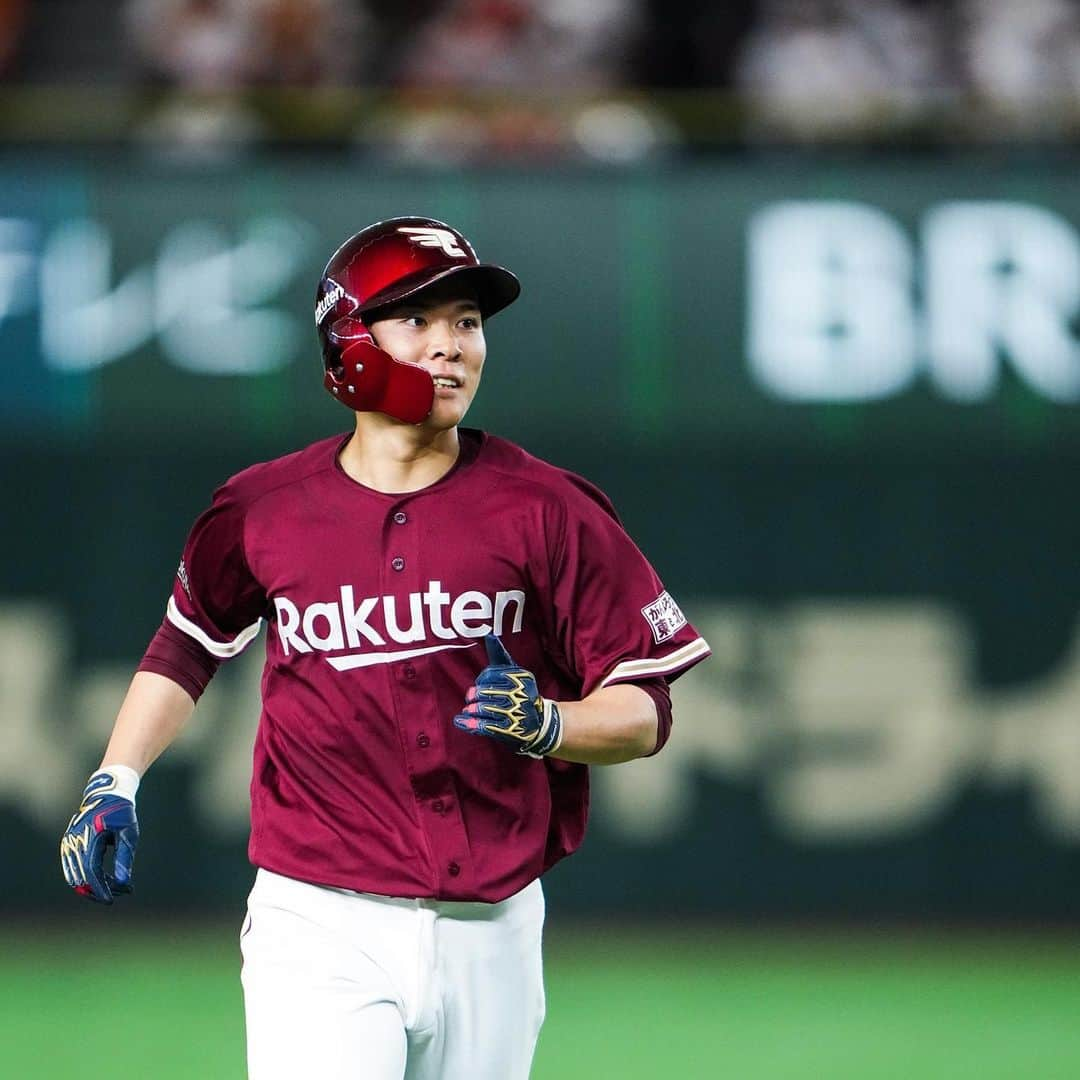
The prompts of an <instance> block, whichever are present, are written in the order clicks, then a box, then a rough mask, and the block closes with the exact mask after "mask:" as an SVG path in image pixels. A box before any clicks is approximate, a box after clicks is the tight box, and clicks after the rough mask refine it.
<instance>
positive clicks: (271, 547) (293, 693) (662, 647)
mask: <svg viewBox="0 0 1080 1080" xmlns="http://www.w3.org/2000/svg"><path fill="white" fill-rule="evenodd" d="M459 435H460V439H461V453H460V456H459V458H458V460H457V462H456V463H455V465H454V467H453V468H452V469H451V470H450V471H449V472H448V473H447V474H446V475H445V476H444V477H442V479H440V480H439V481H438V482H437V483H435V484H432V485H431V486H430V487H427V488H424V489H423V490H421V491H415V492H410V493H408V494H402V495H394V494H384V493H382V492H378V491H373V490H371V489H369V488H366V487H364V486H362V485H360V484H358V483H356V482H355V481H354V480H352V479H350V478H349V477H348V476H347V475H346V474H345V472H344V470H343V469H342V468H341V466H340V464H339V462H338V460H337V458H338V452H339V451H340V449H341V447H342V446H343V445H344V444H345V442H346V441H347V436H345V437H343V436H340V435H339V436H335V437H333V438H330V439H326V440H324V441H322V442H318V443H316V444H314V445H313V446H310V447H308V448H307V449H305V450H302V451H300V452H299V453H296V454H291V455H289V456H287V457H284V458H280V459H278V460H276V461H272V462H269V463H265V464H260V465H255V466H253V467H252V468H250V469H247V470H246V471H244V472H242V473H240V474H238V475H237V476H235V477H233V478H232V479H231V480H229V481H228V482H227V483H226V484H225V485H224V486H223V487H221V488H220V489H219V490H218V491H217V492H216V494H215V496H214V501H213V504H212V505H211V507H210V509H209V510H207V511H206V512H205V513H204V514H203V515H202V516H201V517H200V518H199V519H198V521H197V522H196V523H195V526H194V528H193V529H192V531H191V535H190V537H189V538H188V542H187V545H186V547H185V549H184V556H183V561H182V563H181V565H180V570H179V572H178V574H177V579H176V583H175V586H174V589H173V594H172V596H171V598H170V599H169V604H168V612H167V620H168V622H169V623H171V624H172V626H173V627H175V628H177V629H178V630H180V631H182V632H183V634H184V635H186V637H187V639H188V640H189V641H190V642H191V643H192V644H197V647H198V649H199V650H205V652H206V653H208V654H210V656H212V657H215V658H218V659H226V658H228V657H231V656H235V655H236V654H238V653H239V652H240V651H241V650H242V649H243V648H244V647H245V646H246V645H247V644H248V643H249V642H250V641H251V640H252V639H253V638H254V637H255V636H256V634H257V633H258V631H259V626H260V623H261V620H263V619H264V618H265V619H266V620H268V622H269V632H268V635H267V643H266V666H265V670H264V673H263V680H262V697H263V702H262V715H261V718H260V722H259V728H258V734H257V736H256V740H255V760H254V772H253V776H252V782H251V799H252V828H251V842H250V856H251V860H252V862H254V863H255V864H256V865H257V866H261V867H265V868H266V869H268V870H272V871H275V872H277V873H280V874H285V875H288V876H290V877H294V878H299V879H302V880H304V881H310V882H315V883H319V884H326V885H335V886H340V887H344V888H348V889H354V890H357V891H361V892H374V893H381V894H384V895H390V896H406V897H436V898H440V899H458V900H460V899H474V900H486V901H496V900H501V899H503V898H504V897H507V896H509V895H511V894H512V893H514V892H517V891H518V890H519V889H521V888H523V887H524V886H525V885H527V884H528V883H529V882H530V881H532V880H533V879H534V878H536V877H538V876H539V875H540V874H542V873H543V872H544V871H545V870H546V869H547V868H548V867H550V866H551V865H552V864H553V863H555V862H556V861H558V860H559V859H560V858H562V857H563V856H564V855H567V854H569V853H570V852H571V851H573V850H574V849H575V848H576V847H577V846H578V844H579V843H580V841H581V838H582V834H583V832H584V828H585V819H586V813H587V807H588V770H587V768H586V767H585V766H583V765H576V764H572V763H569V762H563V761H557V760H554V759H550V758H549V759H545V760H535V759H532V758H529V757H523V756H519V755H515V754H513V753H510V752H509V751H508V750H507V748H506V747H505V746H503V745H501V744H500V743H498V742H497V741H495V740H492V739H484V738H477V737H475V736H471V735H468V734H466V733H464V732H462V731H459V730H457V729H456V728H455V727H454V726H453V723H452V718H453V716H454V714H455V713H457V712H459V711H460V709H461V706H462V702H463V700H464V693H465V691H466V689H467V688H468V687H469V685H470V684H471V683H473V682H474V681H475V678H476V675H477V674H478V673H479V672H480V670H481V669H482V668H483V667H484V665H485V664H486V662H487V661H486V656H485V650H484V644H483V638H484V635H485V634H487V633H488V632H490V631H492V630H493V631H494V632H495V633H496V634H498V635H500V637H501V638H502V641H503V643H504V644H505V645H506V647H507V649H508V650H509V652H510V655H511V656H512V657H513V658H514V661H515V662H516V663H518V664H521V665H523V666H524V667H526V668H528V669H530V670H531V671H532V672H534V673H535V675H536V680H537V684H538V686H539V688H540V691H541V693H543V694H544V695H545V696H548V697H551V698H553V699H555V700H579V699H580V698H583V697H585V696H586V695H588V694H589V693H590V692H591V691H593V690H595V689H596V688H597V687H600V686H606V685H611V684H613V683H619V682H633V681H639V680H649V679H657V678H658V677H661V678H663V679H666V680H667V681H671V680H672V679H674V678H676V677H677V676H678V675H680V674H681V673H682V672H683V671H685V670H687V669H688V668H689V667H691V666H693V665H694V664H696V663H697V662H698V661H700V660H703V659H704V658H705V657H706V656H708V655H709V648H708V646H707V645H706V643H705V641H704V640H703V639H702V638H701V637H700V636H699V635H698V633H697V632H696V631H695V630H694V628H693V627H692V626H691V625H690V624H689V623H688V622H687V621H686V619H685V617H684V616H683V614H682V612H681V611H680V610H679V607H678V605H677V604H676V603H675V601H674V600H673V599H672V598H671V596H670V595H669V594H668V593H667V592H666V591H665V589H664V586H663V584H662V583H661V581H660V579H659V578H658V577H657V575H656V573H655V571H654V570H653V568H652V567H651V566H650V565H649V563H648V562H647V561H646V559H645V557H644V556H643V555H642V554H641V552H640V551H639V550H638V549H637V547H636V546H635V545H634V543H633V541H632V540H631V539H630V538H629V537H628V536H627V534H626V533H625V531H624V530H623V529H622V527H621V525H620V524H619V521H618V518H617V517H616V515H615V512H614V510H613V509H612V507H611V505H610V503H609V502H608V500H607V499H606V498H605V496H604V495H603V494H602V493H601V492H600V491H599V490H598V489H597V488H595V487H593V486H592V485H591V484H589V483H588V482H587V481H585V480H582V479H581V478H580V477H578V476H575V475H573V474H572V473H569V472H566V471H564V470H562V469H558V468H555V467H554V466H552V465H549V464H547V463H545V462H543V461H540V460H539V459H537V458H535V457H532V456H531V455H529V454H527V453H526V452H525V451H524V450H521V449H520V448H519V447H517V446H514V445H513V444H512V443H509V442H507V441H505V440H503V439H499V438H495V437H493V436H490V435H485V434H483V433H481V432H478V431H473V430H469V429H460V431H459ZM148 655H149V654H148ZM142 666H143V667H144V668H145V669H149V670H157V671H161V672H163V673H165V674H170V673H171V672H170V670H169V669H168V668H167V667H162V666H161V665H159V664H155V663H154V662H153V661H152V660H144V662H143V665H142Z"/></svg>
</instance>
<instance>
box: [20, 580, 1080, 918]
mask: <svg viewBox="0 0 1080 1080" xmlns="http://www.w3.org/2000/svg"><path fill="white" fill-rule="evenodd" d="M691 607H692V617H693V618H694V621H695V624H696V625H698V626H700V627H701V629H702V630H703V632H704V633H705V634H706V635H707V636H708V639H709V641H710V643H711V644H712V645H713V648H714V650H715V659H714V661H713V662H712V663H710V664H707V665H705V666H703V667H702V668H701V669H700V671H698V672H696V673H694V674H693V676H692V677H691V676H688V677H687V678H686V679H685V680H682V681H680V682H679V683H678V684H676V687H675V688H674V695H673V697H674V702H675V712H676V726H675V729H674V732H673V736H672V738H671V741H670V742H669V744H668V746H667V747H665V749H664V751H663V752H662V753H661V754H660V755H658V756H657V757H654V758H647V759H642V760H640V761H636V762H630V763H628V764H625V765H621V766H618V767H616V768H597V769H594V770H593V771H592V774H593V785H594V798H593V807H592V814H591V825H590V834H589V839H588V844H587V847H588V851H587V853H586V855H585V856H583V857H582V858H581V859H580V860H570V863H568V864H567V866H566V867H564V868H563V870H561V871H560V874H562V873H565V874H568V875H570V877H569V881H570V882H571V883H572V885H573V887H572V889H571V893H572V894H573V895H574V896H575V900H574V902H576V903H578V904H580V905H583V906H584V907H590V906H593V907H597V908H599V909H601V910H603V911H605V912H608V911H613V910H627V911H632V910H636V911H638V912H640V913H647V912H648V911H649V910H650V907H651V906H652V905H656V908H657V911H667V910H668V908H669V905H670V904H671V902H672V901H674V902H676V903H679V904H682V905H684V906H686V907H691V908H695V909H698V910H702V911H712V910H716V911H731V910H739V909H740V908H741V907H746V906H748V907H749V908H751V909H760V908H761V907H762V906H765V907H769V906H771V908H772V909H774V910H786V911H791V912H797V911H799V910H803V909H804V907H806V906H809V907H812V906H813V904H814V903H815V902H817V901H816V900H815V896H816V893H817V890H818V888H819V879H820V877H821V875H822V874H828V875H829V889H830V894H829V895H830V897H831V899H830V901H829V903H828V904H826V905H825V909H826V910H833V911H842V910H855V909H858V908H861V909H862V910H864V911H866V912H874V911H883V910H884V911H888V910H908V911H910V912H916V911H918V910H919V905H920V904H926V903H928V898H932V899H929V903H930V904H931V905H932V906H933V905H938V906H940V905H943V904H944V906H945V907H946V908H948V907H949V905H950V904H951V905H952V906H953V909H954V910H955V911H957V912H960V913H964V912H969V913H970V911H973V910H992V911H997V912H998V913H1000V914H1013V915H1015V914H1020V913H1023V912H1025V911H1029V910H1030V911H1035V910H1047V905H1049V909H1050V910H1054V911H1057V912H1058V914H1059V915H1063V914H1065V913H1066V912H1067V911H1068V910H1069V900H1068V895H1067V894H1065V893H1061V894H1060V895H1058V896H1057V897H1056V898H1055V897H1053V896H1050V897H1046V896H1041V895H1040V892H1041V890H1042V887H1043V886H1042V885H1041V884H1040V882H1039V880H1038V877H1037V875H1030V876H1029V878H1028V879H1027V880H1024V879H1022V878H1021V879H1017V878H1016V877H1015V874H1016V873H1017V872H1018V867H1019V866H1021V865H1022V862H1023V859H1029V858H1030V859H1039V858H1046V857H1047V856H1048V855H1049V853H1052V852H1055V851H1056V852H1058V853H1065V854H1066V855H1067V857H1068V858H1069V860H1070V865H1072V866H1075V861H1076V857H1077V853H1078V852H1080V738H1078V734H1077V725H1076V720H1075V718H1076V716H1077V715H1078V711H1080V630H1078V632H1077V634H1076V636H1075V637H1074V640H1073V645H1072V648H1071V650H1070V651H1069V654H1068V655H1067V656H1066V657H1065V659H1064V660H1063V661H1062V663H1061V664H1060V665H1059V666H1058V668H1057V669H1056V670H1054V671H1052V672H1051V673H1050V674H1049V675H1048V676H1047V677H1045V678H1044V679H1042V680H1040V681H1039V682H1038V683H1036V684H1034V685H1029V686H1025V687H1024V688H1023V689H1022V690H1008V691H1003V690H996V691H993V690H987V689H985V688H980V687H979V686H978V685H977V684H976V683H975V682H974V681H973V680H972V678H971V672H970V669H969V662H970V647H971V635H970V632H969V629H968V627H967V626H966V625H965V622H964V620H962V619H960V618H958V617H957V616H956V615H955V614H954V613H952V612H950V611H949V610H948V609H947V608H945V607H943V606H941V605H938V604H934V603H896V602H878V601H869V600H867V601H862V602H859V603H837V602H835V601H826V600H817V601H804V602H801V603H799V604H794V605H790V606H788V607H786V608H785V609H782V610H780V611H776V610H773V611H766V610H764V609H760V608H755V607H753V606H732V605H722V604H715V603H713V604H710V603H703V602H700V601H699V602H698V603H696V604H693V605H691ZM71 643H72V642H71V632H70V628H69V626H68V625H67V624H66V622H65V620H64V619H63V617H61V616H60V614H59V613H58V611H57V610H55V609H53V608H50V607H49V606H48V605H43V604H13V603H7V604H4V605H3V606H0V708H2V709H3V713H4V715H5V716H6V717H7V718H8V720H7V724H6V730H5V751H6V752H5V753H4V755H2V756H0V822H3V823H4V825H5V829H4V832H5V834H6V835H7V836H9V837H12V836H17V837H19V838H20V840H19V842H20V843H23V844H26V843H27V842H32V844H33V848H32V858H31V857H28V858H26V859H24V860H22V862H23V865H24V866H27V867H30V866H39V867H40V868H41V874H42V877H43V879H44V880H43V881H42V882H41V883H37V884H35V887H34V893H35V894H36V895H37V896H38V897H39V900H38V902H39V903H42V904H47V903H48V901H49V898H51V899H52V900H53V901H54V902H56V903H57V904H60V903H62V902H63V901H64V900H65V899H66V897H65V894H64V890H63V888H62V886H61V884H59V882H58V879H57V881H51V879H50V875H51V874H52V872H53V871H54V870H55V867H54V865H53V862H52V860H51V858H49V856H50V855H51V852H52V850H53V848H54V846H55V845H54V843H53V840H54V838H53V836H52V833H53V832H55V831H56V830H57V829H58V827H59V825H58V823H61V822H62V821H63V820H64V817H65V815H66V814H67V813H68V812H69V811H70V806H69V803H70V801H71V799H72V797H73V796H72V794H71V793H72V791H76V792H77V791H78V789H79V785H80V784H81V783H82V780H83V778H84V774H85V772H86V771H87V769H88V767H91V765H90V764H89V763H92V762H94V761H96V757H95V755H96V754H98V753H100V748H101V745H102V744H103V742H104V740H105V739H106V737H107V733H108V731H109V730H110V728H111V725H112V721H113V718H114V716H115V712H116V708H117V705H118V702H119V701H120V700H121V698H122V696H123V693H124V690H125V689H126V686H127V682H128V679H129V678H130V670H129V668H128V666H127V665H117V664H94V665H89V666H83V667H81V668H80V667H74V666H73V665H72V662H71V661H72V656H71ZM261 653H262V648H261V646H260V645H259V644H256V645H254V646H253V647H252V648H250V649H249V650H248V651H247V652H245V653H244V654H243V655H242V656H241V657H240V658H239V659H238V660H237V661H235V662H234V663H231V664H229V665H228V666H227V667H226V668H225V669H223V670H222V671H221V672H220V673H219V674H218V676H217V677H216V678H215V680H214V682H213V684H212V685H211V687H210V689H209V690H208V691H207V693H206V695H205V696H204V698H203V699H202V700H201V701H200V704H199V709H198V714H197V717H196V719H195V720H194V721H193V722H192V723H191V724H189V725H188V726H187V728H186V729H185V731H184V733H183V734H182V736H181V737H180V739H179V740H178V741H177V743H176V744H175V745H174V746H172V747H171V748H170V749H169V751H168V754H167V755H166V757H164V758H163V759H162V762H161V763H159V764H158V765H157V766H155V768H154V770H153V773H152V775H151V777H150V779H149V780H148V782H147V784H146V785H145V789H144V792H143V795H142V796H141V800H142V803H143V813H144V816H145V818H146V824H147V825H148V827H147V828H145V829H144V831H145V832H146V833H147V842H146V848H147V850H146V853H145V858H146V860H147V864H148V869H147V871H146V873H145V875H144V878H143V881H142V882H141V883H140V888H142V889H145V890H147V891H150V892H151V893H153V892H154V891H157V892H159V893H160V894H161V895H162V897H164V896H166V895H167V894H168V893H169V891H170V890H171V889H175V890H176V891H177V892H181V893H182V892H183V891H184V890H183V888H181V887H180V885H179V882H178V880H177V877H176V873H177V866H179V867H180V868H181V869H182V868H183V866H184V865H186V864H183V863H180V864H177V865H176V866H173V865H171V863H170V861H169V860H168V859H161V858H155V856H154V845H166V844H167V843H169V842H170V838H169V837H168V836H165V835H162V831H163V830H164V829H165V828H166V824H167V821H168V820H169V819H175V818H177V817H178V816H180V817H181V819H182V822H183V835H182V836H181V837H179V838H177V840H176V843H177V844H181V845H183V847H184V849H185V850H186V851H189V852H191V853H192V857H193V858H195V857H198V858H201V857H202V855H201V854H199V855H196V854H195V853H202V852H205V851H218V852H222V853H223V854H225V853H227V855H228V860H229V870H228V873H229V874H232V875H237V876H239V877H240V878H244V876H245V875H246V874H247V871H246V867H245V860H244V842H245V840H246V836H247V830H248V782H249V779H250V771H251V745H252V739H253V736H254V728H255V723H256V721H257V717H258V699H259V694H258V687H259V681H260V675H261V663H262V656H261ZM181 777H182V778H183V779H182V782H181V783H180V785H179V786H178V785H177V780H178V778H181ZM717 792H720V793H727V795H726V797H723V798H721V799H720V800H719V801H717V799H716V793H717ZM732 793H734V798H736V799H742V803H741V804H740V803H739V802H736V803H735V804H734V806H733V805H732V803H731V802H730V801H729V800H730V799H731V797H732ZM739 793H744V794H742V795H740V794H739ZM1017 795H1022V796H1023V797H1024V802H1023V804H1021V805H1022V806H1023V807H1024V808H1023V809H1021V808H1019V807H1018V806H1016V805H1014V803H1013V802H1012V798H1014V797H1015V796H1017ZM973 799H974V800H975V803H974V805H975V806H976V808H977V810H976V812H972V811H971V810H968V811H967V813H966V816H965V815H964V813H963V812H961V811H960V810H959V808H960V807H962V806H963V804H964V801H965V800H968V801H971V800H973ZM726 800H727V801H726ZM979 800H983V801H982V802H981V803H980V802H979ZM177 805H182V806H183V807H184V808H185V813H184V814H183V815H177V814H176V813H175V810H176V806H177ZM1021 819H1024V820H1021ZM958 820H959V821H960V822H963V823H964V826H963V828H964V832H963V834H962V840H961V841H960V844H961V846H960V847H959V848H958V847H957V836H956V829H957V822H958ZM1018 826H1019V827H1020V828H1018ZM733 849H734V851H735V852H736V853H737V854H736V855H735V856H734V857H733V854H732V853H733ZM898 852H899V853H901V855H903V858H899V857H898ZM140 855H143V852H142V851H140ZM882 859H884V860H894V867H895V874H896V881H895V882H894V883H893V886H892V887H891V888H890V889H889V890H886V891H885V892H883V893H882V892H879V891H878V883H877V882H874V881H873V880H871V877H870V876H868V875H871V872H872V871H873V868H874V867H875V865H876V861H877V860H882ZM151 860H153V861H151ZM605 860H621V861H622V863H623V865H620V869H619V872H618V875H617V878H618V879H620V880H622V879H625V878H626V877H627V876H628V875H629V876H630V877H632V875H633V873H635V872H645V873H646V874H647V873H648V868H649V867H650V866H652V867H654V868H656V867H659V866H666V867H667V869H666V870H665V871H664V872H663V873H658V874H657V875H656V880H665V881H668V882H669V883H670V888H671V889H672V890H674V891H673V892H672V893H671V894H670V895H669V894H667V893H665V891H664V890H663V889H660V888H658V887H657V885H656V880H653V881H651V882H650V884H649V887H648V889H643V890H641V891H640V892H634V891H632V890H629V891H628V892H627V893H626V894H625V895H623V896H622V897H621V899H620V897H618V896H614V895H613V894H612V890H611V887H610V885H611V880H612V878H611V876H610V875H608V874H606V873H605V871H604V865H605ZM149 867H152V870H151V869H149ZM733 867H737V868H738V874H737V876H736V877H735V878H734V879H733V878H732V871H733ZM598 868H599V869H598ZM634 868H636V869H634ZM654 872H655V870H654ZM222 873H224V871H222ZM778 874H781V875H783V877H784V878H785V879H786V881H787V882H788V885H787V889H786V891H785V893H784V894H783V895H782V896H780V897H775V896H774V897H770V896H768V894H769V892H770V890H771V889H772V883H773V882H774V881H775V880H776V877H777V875H778ZM927 874H929V875H930V876H929V877H927ZM151 875H152V877H151ZM871 876H872V875H871ZM969 877H970V879H971V881H979V880H981V881H983V882H984V885H983V889H984V892H983V894H982V895H981V896H980V897H979V898H977V899H976V898H973V897H968V896H966V895H965V893H964V890H965V889H966V888H967V887H968V884H969V880H968V879H969ZM50 884H51V885H54V886H55V888H50V887H49V886H50ZM205 884H206V887H207V890H208V893H207V897H206V898H204V899H206V900H208V901H209V900H210V899H212V898H213V897H214V896H215V895H218V899H219V900H220V895H219V893H220V890H219V893H218V894H216V893H215V888H216V886H215V883H214V880H213V875H212V874H209V875H208V876H207V877H206V879H205ZM957 890H959V891H958V892H957ZM954 893H955V894H956V895H954ZM943 896H944V897H946V898H948V899H947V901H943V900H942V897H943Z"/></svg>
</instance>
